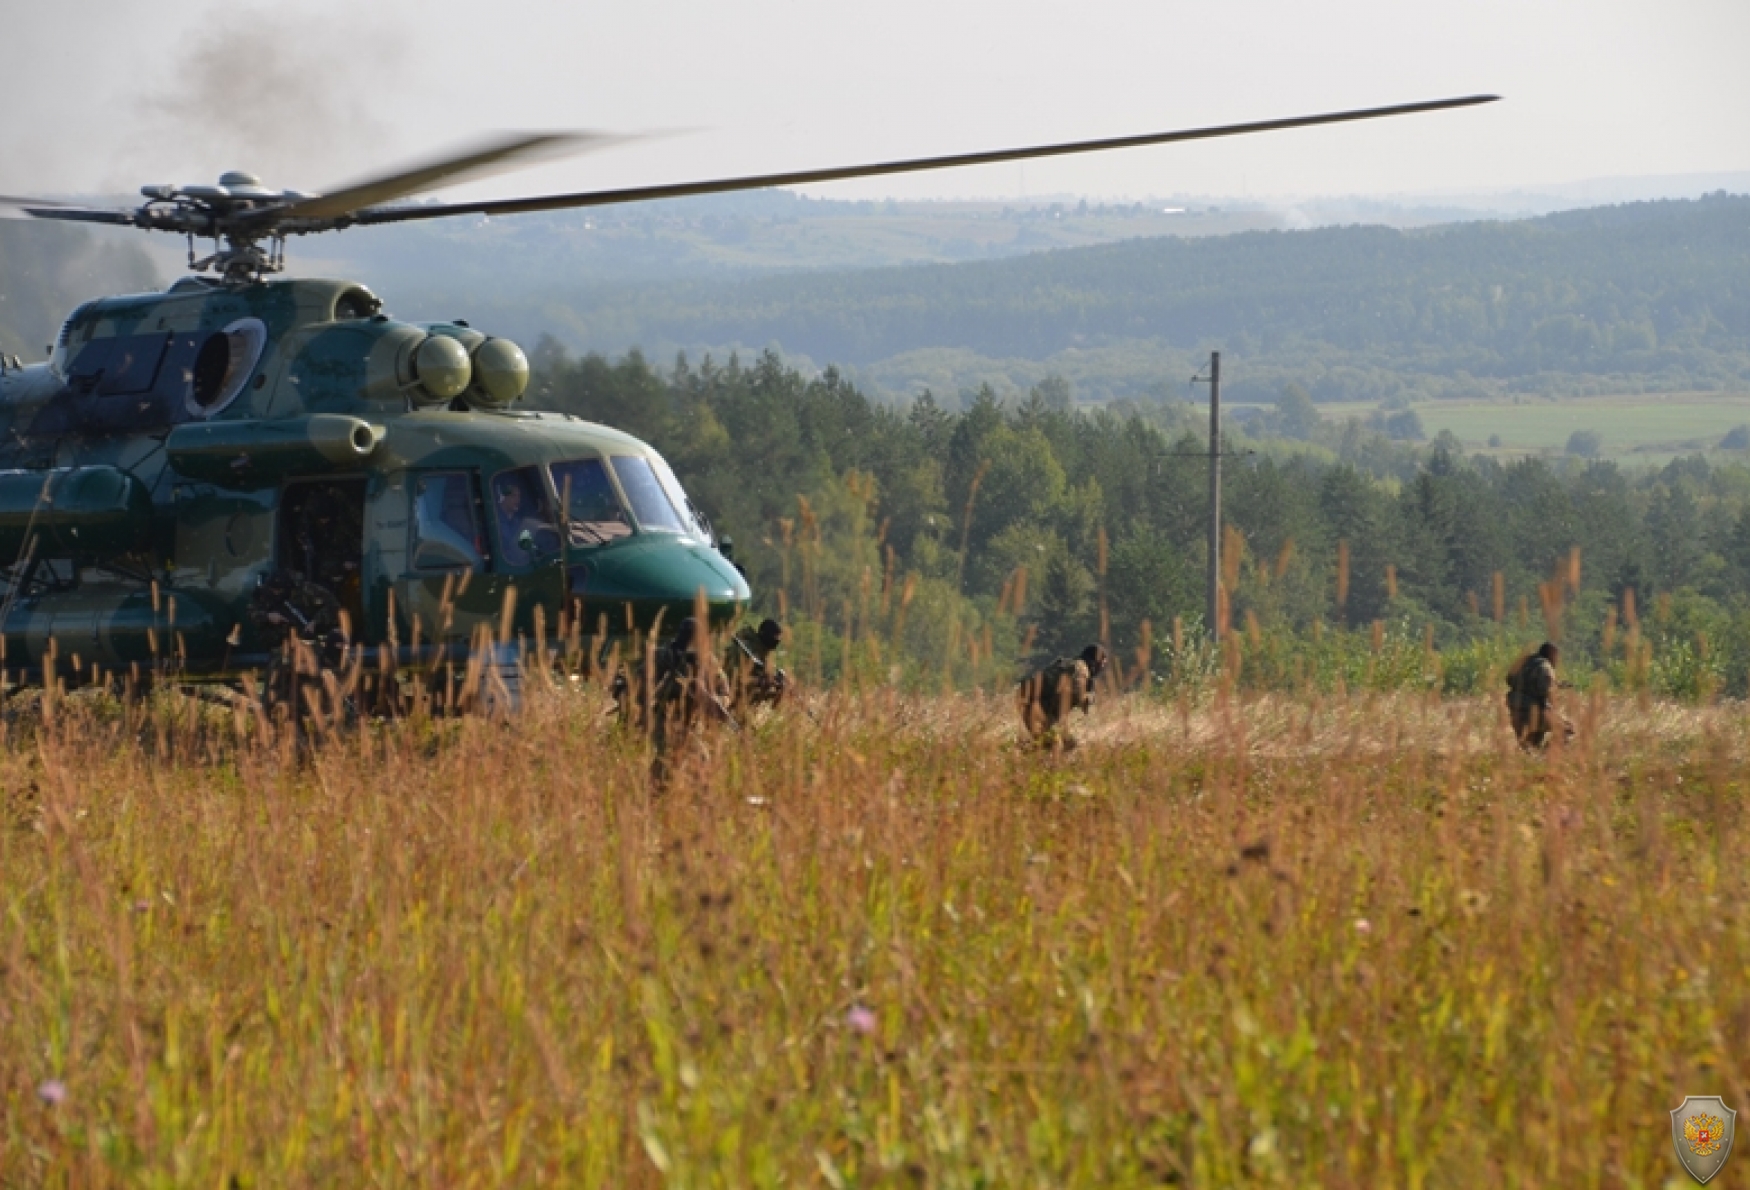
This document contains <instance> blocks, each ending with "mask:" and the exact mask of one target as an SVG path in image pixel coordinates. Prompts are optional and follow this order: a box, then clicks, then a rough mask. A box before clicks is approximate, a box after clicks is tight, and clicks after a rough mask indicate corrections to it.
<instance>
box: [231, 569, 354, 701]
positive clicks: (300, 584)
mask: <svg viewBox="0 0 1750 1190" xmlns="http://www.w3.org/2000/svg"><path fill="white" fill-rule="evenodd" d="M249 619H250V621H251V622H252V623H253V624H254V625H255V626H256V628H257V629H258V630H260V632H261V635H262V639H263V640H265V641H266V642H267V644H268V646H269V648H271V649H272V650H273V653H272V659H271V661H270V662H269V664H268V668H267V673H266V675H265V679H264V681H265V689H266V695H267V699H268V701H269V703H271V704H278V705H282V706H285V707H287V708H289V709H290V710H291V711H292V713H294V714H295V715H300V716H301V714H302V711H303V705H304V704H303V695H302V691H303V689H304V687H305V685H306V683H310V682H314V681H316V679H317V678H318V677H319V676H320V673H321V671H322V670H323V669H329V670H334V669H338V668H339V667H340V666H341V664H342V662H344V661H345V659H346V649H347V639H346V632H345V630H344V629H343V628H342V626H341V615H340V603H339V601H337V600H336V599H335V598H334V593H333V592H331V591H330V590H329V589H328V588H327V587H324V586H321V585H319V584H317V583H312V582H310V581H309V580H307V579H305V578H304V576H303V575H302V574H300V573H299V572H298V571H296V570H276V571H273V572H272V573H270V574H268V575H266V576H264V577H263V578H262V580H261V582H260V584H259V585H258V586H257V587H256V588H255V594H254V595H253V596H251V597H250V600H249ZM317 685H318V686H319V685H320V683H317Z"/></svg>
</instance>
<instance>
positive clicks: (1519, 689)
mask: <svg viewBox="0 0 1750 1190" xmlns="http://www.w3.org/2000/svg"><path fill="white" fill-rule="evenodd" d="M1560 657H1561V650H1560V649H1558V648H1557V647H1556V646H1555V645H1554V644H1552V643H1551V642H1549V641H1544V642H1543V644H1542V645H1540V646H1538V649H1537V652H1535V653H1532V654H1530V655H1528V656H1526V657H1523V658H1521V659H1520V660H1519V661H1518V662H1516V663H1515V664H1514V666H1513V668H1512V669H1510V670H1508V671H1507V713H1508V715H1509V717H1510V718H1511V719H1512V722H1513V734H1514V735H1515V736H1517V737H1518V739H1519V746H1520V747H1521V748H1525V749H1527V750H1531V749H1534V748H1542V747H1543V746H1544V745H1545V744H1547V743H1548V742H1549V737H1550V732H1551V731H1552V730H1554V729H1555V728H1556V727H1557V726H1559V727H1560V728H1561V731H1562V737H1563V738H1564V739H1572V738H1573V735H1574V728H1573V725H1572V724H1570V723H1569V722H1568V721H1567V720H1566V719H1565V718H1563V717H1562V715H1561V714H1560V713H1559V712H1558V711H1556V709H1555V708H1554V707H1553V706H1552V705H1551V701H1550V700H1551V695H1552V694H1553V693H1554V691H1555V689H1556V687H1558V686H1560V685H1561V682H1559V681H1558V680H1557V679H1556V662H1557V661H1558V660H1559V659H1560Z"/></svg>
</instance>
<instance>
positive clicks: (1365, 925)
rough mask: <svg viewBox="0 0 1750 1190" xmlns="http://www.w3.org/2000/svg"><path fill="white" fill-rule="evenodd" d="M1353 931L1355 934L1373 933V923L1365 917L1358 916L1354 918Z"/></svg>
mask: <svg viewBox="0 0 1750 1190" xmlns="http://www.w3.org/2000/svg"><path fill="white" fill-rule="evenodd" d="M1355 932H1356V933H1357V934H1371V933H1373V923H1372V922H1370V921H1368V920H1367V919H1366V918H1365V917H1358V918H1356V919H1355Z"/></svg>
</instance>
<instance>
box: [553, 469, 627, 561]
mask: <svg viewBox="0 0 1750 1190" xmlns="http://www.w3.org/2000/svg"><path fill="white" fill-rule="evenodd" d="M552 471H553V490H554V491H556V492H558V493H559V504H560V507H562V508H563V509H565V521H566V526H567V528H566V533H567V535H568V536H569V537H570V539H571V544H572V545H574V546H591V545H602V544H604V543H605V542H609V541H613V540H615V539H616V538H620V537H627V536H630V535H631V532H632V519H631V518H630V517H628V516H627V515H626V508H625V505H623V504H621V503H620V494H619V493H618V492H616V491H614V485H613V483H612V482H611V481H610V480H609V479H608V469H607V468H606V467H604V466H603V465H602V461H601V460H600V459H575V460H573V461H571V462H569V463H554V464H553V467H552Z"/></svg>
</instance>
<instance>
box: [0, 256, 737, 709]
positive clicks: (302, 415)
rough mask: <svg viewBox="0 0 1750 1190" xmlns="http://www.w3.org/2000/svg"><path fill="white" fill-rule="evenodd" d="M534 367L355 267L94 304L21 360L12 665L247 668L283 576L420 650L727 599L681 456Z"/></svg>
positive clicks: (11, 521)
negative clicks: (538, 386)
mask: <svg viewBox="0 0 1750 1190" xmlns="http://www.w3.org/2000/svg"><path fill="white" fill-rule="evenodd" d="M526 380H527V365H526V363H525V362H524V361H523V357H522V354H521V352H520V351H519V350H517V349H516V348H515V347H514V345H512V344H509V343H508V342H507V341H505V340H502V339H492V338H489V337H488V336H485V335H483V334H481V333H480V332H478V331H476V330H474V329H473V328H471V327H469V326H467V325H466V324H465V323H462V322H452V323H422V324H412V323H405V322H398V321H395V320H393V319H390V318H388V317H386V316H385V315H383V314H382V313H380V311H379V303H378V302H377V299H376V298H375V297H374V296H373V295H372V294H371V293H370V292H369V291H368V290H367V289H365V288H364V287H362V286H359V285H356V284H352V283H349V282H342V281H323V280H308V279H297V280H276V281H267V282H259V283H255V284H249V285H240V286H239V285H222V284H216V283H211V282H206V281H202V280H196V279H193V278H189V279H185V280H183V281H181V282H178V283H177V284H176V285H174V286H172V287H171V289H170V290H169V291H168V292H166V293H158V294H141V295H131V296H126V297H113V298H104V299H100V300H97V301H93V302H89V303H87V304H85V305H83V306H81V307H80V308H79V309H78V310H76V311H74V313H73V315H72V316H71V317H70V318H69V319H68V320H67V322H66V324H65V326H64V327H63V328H62V331H61V333H60V335H59V337H58V339H57V341H56V343H55V345H54V348H53V353H52V356H51V359H50V361H49V362H48V363H47V364H43V365H35V366H32V367H28V368H23V369H17V368H13V369H9V370H5V371H0V566H4V567H5V570H4V572H3V574H0V581H3V584H4V585H3V586H0V592H3V594H0V649H3V654H0V667H4V668H5V669H6V670H7V671H8V672H9V673H11V674H13V675H22V676H26V677H29V676H34V675H40V674H41V673H42V671H43V670H44V668H45V667H51V666H52V668H53V669H54V670H55V671H56V672H57V673H63V674H66V675H69V676H72V675H75V674H76V675H78V676H81V677H83V676H87V675H88V674H89V673H90V672H91V671H92V670H93V668H94V667H95V669H96V671H97V672H98V673H99V674H101V673H104V672H108V673H115V672H118V671H138V670H140V669H142V668H144V667H152V668H153V669H155V670H163V669H165V668H169V669H171V670H174V671H175V672H177V673H179V674H182V675H186V676H189V677H213V678H227V677H232V676H235V675H237V674H238V673H241V672H243V671H246V670H249V669H252V668H257V667H260V666H262V665H265V664H266V663H267V662H268V660H269V658H270V656H271V654H272V650H273V648H274V645H275V643H276V640H277V634H276V633H275V631H274V630H273V629H272V627H271V626H269V625H267V624H265V623H264V621H263V618H262V616H261V615H260V614H259V612H260V610H261V609H260V606H259V604H260V590H261V588H262V586H263V584H264V582H266V581H268V580H270V579H273V578H278V577H283V576H292V578H293V579H295V580H296V581H297V582H299V583H303V584H314V585H316V586H319V587H320V588H322V590H323V591H324V592H326V595H325V596H324V598H325V599H326V598H328V597H332V601H333V606H334V607H335V608H337V609H338V613H339V616H338V618H339V620H340V622H341V623H342V625H343V630H344V634H345V636H346V639H347V640H348V641H350V642H351V643H353V644H354V645H356V646H358V647H360V648H363V649H366V650H372V651H377V652H378V653H379V654H380V653H381V651H383V650H389V651H390V654H391V655H392V657H393V658H394V660H395V662H396V663H397V664H398V665H401V666H403V667H410V668H419V667H421V666H427V667H429V666H430V665H432V664H435V663H437V662H441V661H443V660H452V659H455V658H456V657H457V656H458V655H460V654H462V653H465V652H466V650H467V649H468V647H469V646H470V644H471V643H472V642H475V641H478V640H479V639H481V635H480V634H481V633H483V632H485V633H489V634H490V635H491V637H492V639H494V640H495V641H498V642H500V643H501V644H502V643H504V642H506V641H514V640H516V639H518V638H520V639H522V640H525V641H529V640H532V639H533V638H534V637H535V636H536V635H542V636H545V637H547V638H549V639H551V638H552V637H553V636H554V634H556V633H558V632H560V631H561V630H562V629H563V628H565V626H567V625H569V626H570V627H571V630H572V631H573V633H574V635H575V634H576V633H577V632H578V631H579V630H581V633H582V634H583V635H584V636H585V637H600V636H603V635H604V634H605V635H608V636H618V635H624V634H628V633H632V632H637V631H641V630H645V629H648V628H650V627H652V626H653V625H654V624H656V623H657V622H658V621H659V620H663V619H666V621H667V622H668V623H671V624H672V623H674V622H675V621H676V620H678V619H680V618H682V617H684V616H686V615H691V614H693V611H694V609H695V607H696V606H697V605H698V604H699V602H700V601H703V603H704V605H705V607H706V608H707V613H708V616H709V618H710V619H711V620H712V621H713V622H714V623H718V624H721V623H724V622H727V621H729V620H731V619H733V618H734V617H735V616H736V615H737V614H738V613H739V611H740V610H741V609H742V608H743V607H745V605H746V604H747V602H748V599H749V591H748V587H747V584H746V582H745V581H744V579H743V578H742V576H741V574H740V573H739V571H738V570H737V569H736V568H735V566H734V565H733V564H732V563H731V562H730V561H729V560H728V559H727V558H726V557H725V556H724V554H723V553H722V552H720V551H719V549H718V548H717V543H716V540H715V538H714V536H713V534H712V531H711V529H710V526H709V524H708V522H706V520H705V518H704V517H703V515H702V514H701V513H699V511H698V510H697V509H696V508H695V507H694V506H693V505H692V503H691V502H690V501H689V500H688V499H687V497H686V495H685V493H684V492H683V491H682V490H681V487H680V484H679V482H678V481H677V480H676V479H675V477H674V475H673V473H672V471H671V470H670V469H669V467H668V465H667V464H666V463H665V462H664V461H663V460H662V458H661V456H660V455H659V454H657V452H656V451H654V450H652V449H651V448H650V447H649V446H648V445H646V444H645V443H643V442H640V441H639V440H637V439H635V438H632V437H630V436H629V435H626V434H623V433H620V432H618V431H616V430H613V429H610V428H608V427H606V426H602V425H598V424H595V423H591V422H587V421H584V420H582V419H579V418H575V417H571V416H568V415H564V414H557V413H540V412H530V411H523V410H519V409H516V408H513V407H512V405H513V403H514V402H515V400H516V398H517V397H518V396H520V393H521V391H522V388H523V386H524V384H526ZM288 614H290V615H292V616H294V617H295V616H297V615H298V613H297V612H296V611H292V612H290V613H288ZM282 620H283V617H282Z"/></svg>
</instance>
